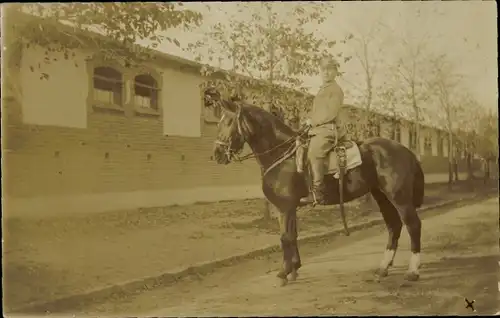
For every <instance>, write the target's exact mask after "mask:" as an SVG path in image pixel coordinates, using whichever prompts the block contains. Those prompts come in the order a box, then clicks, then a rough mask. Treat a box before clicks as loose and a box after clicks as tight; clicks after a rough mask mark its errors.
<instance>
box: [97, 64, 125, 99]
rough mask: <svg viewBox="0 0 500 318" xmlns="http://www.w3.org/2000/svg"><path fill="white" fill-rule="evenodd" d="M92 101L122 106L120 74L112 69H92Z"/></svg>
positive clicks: (121, 79)
mask: <svg viewBox="0 0 500 318" xmlns="http://www.w3.org/2000/svg"><path fill="white" fill-rule="evenodd" d="M93 79H94V101H95V102H98V103H103V104H113V105H118V106H122V105H123V98H122V96H123V78H122V74H121V73H120V72H119V71H117V70H115V69H114V68H112V67H107V66H103V67H96V68H95V69H94V76H93Z"/></svg>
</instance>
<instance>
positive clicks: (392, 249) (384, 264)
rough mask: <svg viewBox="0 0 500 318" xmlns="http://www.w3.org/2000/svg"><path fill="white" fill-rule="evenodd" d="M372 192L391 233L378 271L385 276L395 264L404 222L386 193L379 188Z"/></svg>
mask: <svg viewBox="0 0 500 318" xmlns="http://www.w3.org/2000/svg"><path fill="white" fill-rule="evenodd" d="M371 193H372V196H373V197H374V198H375V201H376V202H377V205H378V206H379V208H380V213H382V217H383V218H384V221H385V224H386V226H387V232H388V233H389V237H388V240H387V246H386V249H385V252H384V257H383V258H382V261H381V262H380V266H379V268H378V269H377V271H376V274H377V275H379V276H381V277H385V276H387V275H388V272H389V271H388V270H389V267H390V266H392V265H393V262H394V256H395V255H396V251H397V249H398V241H399V237H400V236H401V229H402V228H403V223H402V222H401V218H400V217H399V213H398V211H397V209H396V208H395V207H394V206H393V205H392V203H391V202H390V201H389V200H388V199H387V197H386V196H385V194H383V193H382V192H381V191H380V190H378V189H375V190H372V192H371Z"/></svg>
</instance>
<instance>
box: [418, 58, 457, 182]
mask: <svg viewBox="0 0 500 318" xmlns="http://www.w3.org/2000/svg"><path fill="white" fill-rule="evenodd" d="M429 65H430V66H431V67H430V69H429V72H430V73H429V77H428V80H427V86H428V89H429V91H431V92H432V93H433V96H434V97H435V100H436V102H437V106H438V108H439V111H440V112H439V115H440V116H441V119H442V122H443V124H444V127H445V128H446V130H447V132H448V159H449V165H448V166H449V168H448V185H449V187H450V188H451V187H452V183H453V165H454V160H456V157H455V156H456V152H455V151H453V148H454V147H453V145H454V134H455V132H456V131H457V128H458V127H457V126H456V125H457V124H458V122H459V118H460V117H459V116H460V114H461V113H463V111H464V108H463V107H464V104H463V103H462V102H461V101H460V98H459V99H458V100H457V98H456V97H457V96H460V94H459V93H458V89H459V87H460V84H461V81H462V76H461V75H460V74H457V73H456V71H455V67H454V65H453V64H452V63H451V62H450V61H449V59H448V58H447V57H446V55H438V56H435V57H433V58H432V59H431V60H430V64H429Z"/></svg>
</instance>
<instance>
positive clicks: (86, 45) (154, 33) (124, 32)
mask: <svg viewBox="0 0 500 318" xmlns="http://www.w3.org/2000/svg"><path fill="white" fill-rule="evenodd" d="M3 9H4V11H7V14H6V18H7V23H5V24H4V25H5V28H6V29H4V30H3V31H4V36H3V37H4V41H5V42H4V43H6V46H7V48H8V49H7V53H8V54H7V56H6V58H7V63H8V65H9V66H10V68H12V67H16V66H19V63H20V60H19V58H20V56H21V52H22V49H23V48H29V47H30V46H35V45H38V46H42V47H44V48H46V50H47V51H46V56H45V58H44V60H43V61H38V63H37V62H36V61H35V62H34V65H32V66H31V67H32V71H35V68H36V67H38V68H40V63H50V62H51V61H53V60H54V59H55V58H54V57H53V56H50V57H49V55H53V54H51V53H57V54H59V55H61V56H62V57H63V58H65V59H71V58H74V57H75V52H74V50H76V49H85V50H87V49H90V50H92V49H93V50H94V52H98V53H99V54H100V56H101V58H103V59H112V60H114V61H118V62H121V63H122V64H123V65H126V66H129V65H131V63H138V62H140V61H144V60H148V59H150V58H151V56H152V55H151V52H150V50H148V49H147V48H143V47H140V46H138V45H135V43H136V41H138V40H144V39H147V40H149V41H151V42H152V46H153V47H156V46H157V45H158V44H159V43H161V42H162V41H165V40H166V41H172V42H174V43H176V44H178V45H180V43H179V42H178V41H177V40H176V39H171V38H168V37H165V36H161V35H159V32H161V31H165V30H167V29H169V28H173V27H184V28H189V27H191V26H194V25H199V24H200V23H201V20H202V16H201V15H200V14H199V13H197V12H194V11H191V10H185V9H183V8H182V3H173V2H168V3H156V2H134V3H126V2H123V3H120V2H110V3H106V2H88V3H47V4H45V3H25V4H9V5H6V6H5V7H4V8H3ZM89 31H90V32H89ZM75 65H76V64H75ZM76 66H78V65H76ZM48 76H49V75H48V74H43V73H42V74H41V76H40V79H47V78H48Z"/></svg>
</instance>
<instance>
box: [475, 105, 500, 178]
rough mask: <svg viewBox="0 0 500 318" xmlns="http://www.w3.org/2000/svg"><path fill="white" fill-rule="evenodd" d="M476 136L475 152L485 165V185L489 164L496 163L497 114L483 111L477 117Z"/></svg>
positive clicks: (488, 173) (491, 111)
mask: <svg viewBox="0 0 500 318" xmlns="http://www.w3.org/2000/svg"><path fill="white" fill-rule="evenodd" d="M477 135H478V140H477V152H478V153H479V155H480V156H481V157H482V159H483V160H484V163H485V174H484V182H485V183H486V182H487V181H488V180H489V179H490V174H491V172H490V164H491V162H492V161H493V162H498V113H495V112H494V111H493V110H485V109H483V111H482V112H481V113H480V116H479V121H478V132H477ZM497 171H498V170H497Z"/></svg>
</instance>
